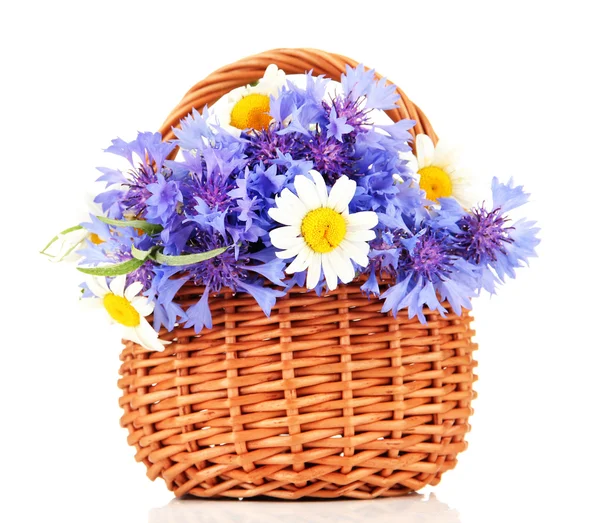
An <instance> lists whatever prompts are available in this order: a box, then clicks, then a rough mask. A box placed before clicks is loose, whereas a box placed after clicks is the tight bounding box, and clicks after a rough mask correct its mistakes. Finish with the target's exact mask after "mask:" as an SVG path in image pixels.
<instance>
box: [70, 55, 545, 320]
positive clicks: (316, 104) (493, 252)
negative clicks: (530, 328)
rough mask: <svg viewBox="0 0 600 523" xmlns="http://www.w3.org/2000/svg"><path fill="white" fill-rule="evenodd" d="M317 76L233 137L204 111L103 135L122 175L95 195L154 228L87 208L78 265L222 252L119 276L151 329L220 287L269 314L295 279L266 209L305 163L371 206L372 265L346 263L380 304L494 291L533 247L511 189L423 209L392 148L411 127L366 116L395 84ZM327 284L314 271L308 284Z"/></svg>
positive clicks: (369, 77) (466, 301)
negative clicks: (469, 204) (147, 314)
mask: <svg viewBox="0 0 600 523" xmlns="http://www.w3.org/2000/svg"><path fill="white" fill-rule="evenodd" d="M327 83H328V80H327V79H325V78H322V77H315V76H313V75H311V74H310V73H309V74H307V75H306V83H305V85H304V86H303V87H301V88H300V87H298V86H297V85H296V84H294V83H291V82H288V84H287V85H286V86H284V87H283V88H282V89H281V91H280V93H279V95H278V96H277V97H271V101H270V115H271V117H272V123H271V124H270V125H269V127H268V128H266V129H254V130H249V131H246V132H241V133H239V135H236V134H235V133H231V132H229V131H228V130H227V129H225V128H223V127H221V126H219V125H218V124H217V123H216V122H215V121H214V119H211V113H210V111H209V110H208V109H204V110H203V111H202V112H198V111H193V113H192V114H190V115H189V116H188V117H186V118H185V119H184V120H182V122H181V126H180V127H181V128H180V129H175V134H176V139H175V140H173V141H167V142H163V141H162V139H161V136H160V135H159V134H153V133H140V134H139V135H138V137H137V139H135V140H134V141H132V142H125V141H123V140H121V139H117V140H114V141H113V142H112V145H111V146H110V147H109V148H108V149H107V151H108V152H110V153H115V154H118V155H120V156H122V157H125V158H126V159H127V160H128V161H129V162H130V163H131V170H130V171H128V172H126V173H123V172H121V171H118V170H112V169H106V168H102V169H100V171H101V172H102V176H101V177H100V178H99V181H102V182H105V184H106V190H105V191H104V192H102V193H101V194H100V195H98V197H97V199H96V202H98V203H100V204H101V206H102V209H103V211H104V213H105V216H106V217H107V218H109V219H112V220H119V221H126V220H136V221H140V220H141V221H144V222H147V223H149V224H153V225H156V227H155V228H154V229H152V230H149V229H143V230H142V229H139V228H137V227H135V226H132V227H123V226H119V227H117V226H113V225H111V224H110V223H106V220H104V221H102V220H100V219H98V218H97V217H94V216H92V218H91V221H90V222H89V223H86V224H82V225H83V226H84V227H85V228H86V229H88V231H89V232H90V236H89V237H88V240H87V242H86V246H85V248H83V249H82V250H81V251H80V254H81V255H82V257H83V258H82V260H81V264H82V265H85V266H97V265H102V266H104V265H105V264H110V263H122V262H125V261H127V260H131V259H133V258H134V251H143V252H150V251H152V250H153V249H154V250H155V251H156V250H159V251H160V253H162V254H163V255H165V256H181V255H193V254H200V253H205V252H207V251H212V250H215V249H225V250H224V252H221V254H219V255H217V256H214V257H212V258H210V259H206V260H204V261H200V262H197V263H193V264H189V265H165V264H161V263H158V262H157V261H156V260H153V259H147V260H145V261H144V262H143V263H142V264H141V265H139V266H137V267H136V268H135V270H133V271H132V272H130V273H129V274H128V276H127V279H128V282H129V283H131V282H133V281H139V282H141V283H142V284H143V287H144V294H145V295H146V296H147V297H148V298H149V299H150V300H151V301H152V302H153V303H154V305H155V309H154V328H155V329H156V330H158V329H159V328H160V327H161V326H165V327H166V328H167V329H168V330H171V329H173V327H174V326H175V325H176V324H185V326H187V327H193V328H194V329H195V330H196V332H199V331H200V330H201V329H203V328H205V327H206V328H210V327H212V318H211V312H210V307H209V300H210V296H211V295H214V294H215V293H218V292H220V291H221V290H222V289H223V288H228V289H231V290H232V291H233V292H241V293H248V294H250V295H251V296H252V297H253V298H254V299H255V300H256V302H257V303H258V304H259V305H260V307H261V308H262V310H263V311H264V312H265V314H267V315H268V314H270V312H271V309H272V307H273V306H274V304H275V302H276V300H277V298H280V297H282V296H284V295H285V294H286V292H287V291H288V290H289V289H290V288H292V287H293V286H294V285H298V286H303V285H304V283H305V273H297V274H294V275H292V276H288V275H286V274H285V273H284V269H285V267H286V264H287V263H286V261H285V260H281V259H279V258H278V257H277V256H276V255H275V249H274V247H273V246H272V244H271V242H270V239H269V232H270V231H271V230H273V229H274V228H275V227H277V226H279V224H276V223H275V222H274V221H273V219H272V218H270V217H269V214H268V211H269V209H270V208H272V207H273V206H274V205H275V197H276V196H277V195H278V194H280V193H281V192H282V191H283V190H284V189H289V190H291V191H292V192H295V189H294V185H293V182H294V179H295V177H296V176H298V175H307V174H308V173H309V171H310V170H311V169H315V170H317V171H319V172H320V173H321V175H322V176H323V178H324V180H325V182H326V184H327V186H328V187H329V188H331V186H332V185H333V184H334V183H335V181H336V180H337V179H338V178H340V177H341V176H342V175H346V176H348V177H349V178H350V179H352V180H354V181H355V182H356V184H357V188H356V192H355V195H354V198H353V199H352V201H351V202H350V205H349V211H350V212H351V213H355V212H360V211H374V212H375V213H377V216H378V220H379V221H378V224H377V226H376V227H375V229H374V230H375V233H376V238H375V239H374V240H372V241H371V242H370V252H369V264H368V266H367V267H366V268H363V267H359V266H357V265H356V264H354V266H355V270H356V274H357V277H358V276H360V275H361V274H363V275H364V277H363V281H364V284H363V285H362V290H363V291H364V293H365V294H367V295H369V296H374V297H377V298H381V299H383V300H385V301H384V302H383V308H382V310H383V312H387V311H392V313H393V314H396V313H397V312H398V311H399V310H401V309H404V308H407V309H408V313H409V316H411V317H412V316H414V315H417V316H418V317H419V319H420V320H421V321H425V316H424V314H423V308H424V307H425V306H427V307H429V308H431V309H437V310H439V311H440V312H442V313H445V312H446V309H445V308H444V306H443V304H442V303H443V302H444V301H448V303H449V304H450V306H451V307H452V309H453V310H454V311H455V312H456V313H457V314H460V312H461V309H462V308H470V299H471V298H472V297H474V296H476V295H477V294H478V293H479V292H480V290H481V289H482V288H484V289H486V290H487V291H489V292H492V293H493V292H494V291H495V287H496V285H497V284H498V283H499V282H501V281H503V280H504V279H505V278H506V277H507V276H508V277H514V275H515V272H514V270H515V268H516V267H519V266H521V265H523V264H524V263H526V261H527V259H528V258H529V257H531V256H534V255H535V253H534V247H535V245H536V244H537V243H538V239H537V238H536V231H537V229H536V228H535V227H534V226H533V223H532V222H527V221H519V222H516V223H511V222H510V221H509V219H508V217H507V212H508V211H510V210H512V209H514V208H515V207H517V206H520V205H522V204H523V203H525V202H526V201H527V196H528V195H527V194H525V193H524V192H523V189H522V187H515V186H514V185H513V184H512V181H511V182H509V183H508V184H501V183H499V182H498V181H497V180H494V182H493V187H492V191H493V201H492V205H491V207H490V208H489V209H486V208H484V207H479V208H475V209H470V210H465V209H463V208H462V207H461V206H460V205H459V204H458V203H457V202H456V200H454V199H452V198H446V199H441V200H440V202H439V205H432V202H428V201H427V200H426V199H425V193H424V191H422V190H420V189H419V186H418V183H416V181H415V178H414V173H413V172H411V170H410V169H409V167H408V162H407V161H406V160H404V159H402V157H401V155H400V153H408V152H410V151H411V146H410V143H409V142H410V141H411V140H412V135H411V134H410V132H409V131H410V129H411V127H412V126H413V125H414V122H412V121H410V120H402V121H400V122H398V123H395V124H390V125H373V124H372V121H371V114H372V111H378V110H385V109H391V108H393V107H394V106H395V103H396V101H397V99H398V94H397V92H396V89H395V87H394V86H392V85H386V82H385V81H384V80H380V81H377V79H376V78H375V75H374V72H373V71H370V70H365V69H364V68H363V67H360V66H359V67H358V68H356V69H351V68H348V70H347V73H346V74H345V75H343V77H342V80H341V90H340V92H337V93H336V94H335V95H334V96H330V97H329V98H327V97H326V90H327ZM177 148H179V150H180V152H179V155H178V156H177V157H176V158H174V157H175V152H176V149H177ZM132 223H133V222H132ZM185 284H194V285H197V286H199V287H200V288H201V289H202V294H201V297H200V298H199V299H198V300H197V302H196V303H193V304H192V305H190V306H188V307H187V308H186V309H184V308H183V307H182V306H181V305H180V303H179V302H178V301H177V300H175V297H176V295H177V293H178V292H179V290H180V289H181V288H182V287H183V286H184V285H185ZM325 289H326V284H325V282H324V279H323V278H322V281H321V282H320V284H319V285H318V286H317V288H316V291H317V292H318V293H321V292H324V291H325Z"/></svg>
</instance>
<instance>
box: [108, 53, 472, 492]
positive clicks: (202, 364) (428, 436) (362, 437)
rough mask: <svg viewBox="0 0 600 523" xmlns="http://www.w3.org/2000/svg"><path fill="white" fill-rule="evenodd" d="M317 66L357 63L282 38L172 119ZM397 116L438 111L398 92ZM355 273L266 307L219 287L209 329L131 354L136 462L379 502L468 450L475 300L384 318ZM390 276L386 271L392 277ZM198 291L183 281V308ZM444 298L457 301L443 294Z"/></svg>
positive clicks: (135, 348)
mask: <svg viewBox="0 0 600 523" xmlns="http://www.w3.org/2000/svg"><path fill="white" fill-rule="evenodd" d="M271 63H276V64H277V65H278V66H279V67H280V68H282V69H284V70H285V71H286V72H287V73H290V74H292V73H302V72H304V71H307V70H311V69H312V70H313V71H314V73H316V74H325V75H326V76H330V77H332V78H334V79H336V80H339V78H340V75H341V73H343V72H344V71H345V65H346V64H350V65H355V64H356V62H355V61H353V60H351V59H348V58H345V57H342V56H339V55H335V54H330V53H326V52H323V51H318V50H314V49H277V50H273V51H268V52H265V53H261V54H259V55H256V56H253V57H249V58H246V59H243V60H240V61H239V62H236V63H234V64H231V65H228V66H225V67H222V68H221V69H219V70H218V71H215V72H214V73H212V74H211V75H209V76H208V77H207V78H206V79H204V80H203V81H201V82H199V83H198V84H196V85H195V86H194V87H193V88H192V89H191V90H190V91H189V92H188V93H187V94H186V96H185V97H184V99H183V100H182V101H181V102H180V104H179V105H178V106H177V107H176V108H175V110H174V111H173V112H172V113H171V115H170V116H169V118H167V120H166V121H165V123H164V124H163V126H162V128H161V132H162V134H163V136H164V137H165V139H167V138H170V137H172V136H173V134H172V127H173V126H175V125H177V124H178V122H179V119H180V118H182V117H184V116H185V115H187V114H188V113H189V112H190V111H191V109H192V108H202V107H203V106H204V105H205V104H209V105H210V104H212V103H213V102H214V101H215V100H216V99H217V98H218V97H220V96H222V95H223V94H225V93H226V92H228V91H229V90H231V89H233V88H235V87H238V86H240V85H245V84H246V83H249V82H251V81H254V80H256V79H257V78H259V77H261V76H262V75H263V72H264V69H265V68H266V67H267V66H268V65H269V64H271ZM399 92H400V93H401V96H402V100H401V102H400V103H399V106H398V108H397V109H394V110H392V111H389V112H388V114H389V115H390V117H391V118H392V119H393V120H394V121H397V120H398V119H400V118H406V117H410V118H413V119H415V120H416V121H417V126H416V132H426V133H427V134H429V135H430V136H431V137H432V138H433V139H434V140H435V134H434V133H433V130H432V129H431V126H430V124H429V122H428V120H427V118H426V117H425V116H424V115H423V113H422V112H421V111H420V110H419V109H418V107H416V106H415V105H414V104H412V103H411V102H410V100H409V99H408V98H407V97H406V96H405V95H404V93H402V92H401V91H399ZM361 283H362V282H360V281H355V282H352V283H350V284H348V285H342V286H340V287H339V288H338V289H336V290H335V291H331V292H328V293H326V294H324V295H322V296H320V297H319V296H316V295H315V293H313V292H306V290H304V289H298V288H294V289H291V290H290V291H289V292H288V294H287V295H286V296H285V297H283V298H280V299H278V301H277V303H276V304H275V306H274V307H273V310H272V313H271V315H270V316H269V317H266V316H265V315H264V313H263V311H262V310H261V309H260V307H259V306H258V305H257V304H256V302H255V301H254V299H253V298H252V297H251V296H249V295H248V294H244V293H240V294H235V293H233V292H231V291H230V290H226V289H224V290H222V291H221V292H220V293H218V294H215V295H213V296H211V299H210V302H209V303H210V308H211V311H212V317H213V327H212V328H211V329H204V330H203V331H201V332H200V333H199V334H196V333H195V332H194V331H193V329H189V328H188V329H186V328H185V327H183V326H176V327H175V329H174V330H173V331H172V332H161V337H162V338H163V339H165V340H169V341H171V342H172V343H171V344H170V345H168V346H166V347H165V350H164V351H163V352H149V351H146V350H144V349H143V348H142V347H140V346H139V345H136V344H135V343H132V342H127V343H126V346H125V348H124V350H123V352H122V354H121V360H122V365H121V368H120V374H121V379H120V380H119V387H120V388H121V389H122V391H123V395H122V398H121V400H120V405H121V407H122V408H123V411H124V414H123V416H122V418H121V424H122V426H123V427H126V428H127V429H128V431H129V437H128V443H129V444H130V445H132V446H134V447H135V448H136V450H137V453H136V460H138V461H142V462H143V463H144V464H145V465H146V467H147V475H148V477H150V478H151V479H156V478H158V477H161V478H163V479H164V480H165V483H166V485H167V487H168V488H169V489H170V490H172V491H174V493H175V494H176V495H177V496H181V495H184V494H191V495H194V496H198V497H225V498H242V497H243V498H245V497H255V496H269V497H273V498H278V499H290V500H293V499H300V498H305V497H313V498H323V499H333V498H339V497H347V498H354V499H372V498H375V497H387V496H399V495H403V494H406V493H408V492H412V491H414V490H418V489H420V488H423V487H424V486H426V485H428V484H431V485H435V484H437V483H438V482H439V480H440V477H441V475H442V474H443V473H444V472H445V471H447V470H450V469H452V468H453V467H454V466H455V464H456V456H457V454H458V453H460V452H461V451H463V450H464V449H465V448H466V442H465V440H464V437H465V434H466V433H467V432H468V430H469V428H470V427H469V424H468V419H469V416H470V414H471V400H472V398H473V397H474V392H473V390H472V384H473V382H474V380H475V379H476V378H475V376H474V374H473V369H474V367H475V365H476V364H475V362H474V360H473V358H472V353H473V351H474V350H475V349H476V348H477V346H476V345H475V344H474V343H473V342H472V336H473V334H474V333H473V331H472V330H471V328H470V322H471V318H470V317H469V315H468V314H467V312H466V311H463V314H462V315H460V316H457V315H456V314H454V313H452V312H449V313H448V314H447V315H446V317H442V316H441V315H440V314H439V313H438V312H437V311H429V310H426V311H425V315H426V317H427V320H428V322H427V324H421V323H420V322H419V321H418V320H417V319H416V318H412V319H409V318H408V315H407V313H406V311H400V312H399V313H398V315H397V317H396V318H394V317H393V316H391V315H390V314H382V313H381V312H380V310H381V302H380V301H378V300H373V299H371V300H370V299H368V298H367V297H365V296H364V295H363V294H362V292H361V290H360V286H361ZM385 283H386V282H381V284H382V285H385ZM202 292H203V289H201V288H198V287H195V286H193V285H191V284H187V285H185V286H184V287H183V288H182V289H181V290H180V291H179V293H178V295H177V297H176V300H177V301H178V303H179V304H180V305H181V306H182V307H184V308H186V307H189V306H190V305H191V304H193V303H195V302H196V301H197V300H198V299H199V298H200V297H201V295H202ZM445 306H446V308H447V309H448V310H450V307H449V305H448V304H445Z"/></svg>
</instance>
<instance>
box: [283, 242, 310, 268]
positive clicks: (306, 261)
mask: <svg viewBox="0 0 600 523" xmlns="http://www.w3.org/2000/svg"><path fill="white" fill-rule="evenodd" d="M314 256H315V253H314V252H313V251H312V250H311V249H310V248H309V247H308V246H305V247H304V248H303V249H302V250H301V251H300V252H299V253H298V256H296V258H295V259H294V261H293V262H292V263H290V264H289V265H288V267H287V269H286V270H285V272H286V273H287V274H294V273H295V272H302V271H305V270H306V269H307V267H308V266H309V265H310V263H311V262H312V259H313V257H314Z"/></svg>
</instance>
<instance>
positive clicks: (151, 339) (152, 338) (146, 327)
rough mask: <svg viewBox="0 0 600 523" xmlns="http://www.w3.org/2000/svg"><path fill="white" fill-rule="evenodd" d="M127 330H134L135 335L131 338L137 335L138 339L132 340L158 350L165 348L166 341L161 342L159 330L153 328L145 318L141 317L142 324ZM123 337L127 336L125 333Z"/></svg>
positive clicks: (147, 347)
mask: <svg viewBox="0 0 600 523" xmlns="http://www.w3.org/2000/svg"><path fill="white" fill-rule="evenodd" d="M126 330H127V331H130V333H131V331H133V336H132V337H131V338H133V337H134V336H135V337H136V338H137V339H132V341H135V342H137V343H139V344H140V345H141V346H142V347H144V348H146V349H148V350H156V351H160V350H163V349H164V342H161V340H160V339H159V338H158V332H156V331H155V330H154V329H153V328H152V326H151V325H150V324H149V323H148V322H147V321H146V319H145V318H140V324H139V325H138V326H137V327H134V328H132V329H126ZM123 337H125V335H124V336H123ZM131 338H128V339H131Z"/></svg>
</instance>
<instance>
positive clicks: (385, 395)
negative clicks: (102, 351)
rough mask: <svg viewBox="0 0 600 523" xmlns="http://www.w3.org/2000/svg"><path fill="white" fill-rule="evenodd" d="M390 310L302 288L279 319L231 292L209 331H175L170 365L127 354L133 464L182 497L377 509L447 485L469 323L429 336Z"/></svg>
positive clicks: (214, 306)
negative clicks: (337, 502)
mask: <svg viewBox="0 0 600 523" xmlns="http://www.w3.org/2000/svg"><path fill="white" fill-rule="evenodd" d="M197 293H198V289H195V288H193V287H186V288H184V289H183V292H181V293H180V297H179V299H180V300H181V302H182V303H183V304H185V303H186V302H189V303H192V302H193V301H195V300H197V299H199V295H198V294H197ZM380 309H381V303H380V302H378V301H369V300H368V299H367V298H365V297H364V295H363V294H362V293H361V291H360V284H359V283H353V284H350V285H343V286H341V287H340V288H339V289H338V290H336V291H335V292H332V293H330V294H327V295H325V296H321V297H318V296H316V295H315V294H314V293H307V292H306V291H304V290H301V289H295V290H292V291H291V292H290V293H289V294H288V295H286V296H285V297H284V298H281V299H279V300H278V302H277V304H276V305H275V309H274V310H273V313H272V314H271V316H270V317H269V318H266V317H265V315H264V313H263V312H262V310H260V308H259V307H258V305H257V304H256V302H254V300H253V299H252V298H251V297H250V296H247V295H244V294H237V295H232V294H223V295H219V296H216V297H213V298H212V299H211V310H212V314H213V318H214V326H213V328H212V329H210V330H207V331H203V332H202V333H201V334H200V335H195V334H194V332H193V330H191V329H176V330H175V331H174V332H172V333H170V335H171V337H172V339H173V340H174V343H172V344H171V345H169V346H168V347H167V348H166V350H165V352H162V353H156V352H148V351H144V350H143V349H141V348H140V347H139V346H137V345H135V344H134V343H131V342H129V344H128V345H127V346H126V347H125V349H124V351H123V353H122V356H121V359H122V361H123V363H122V365H121V370H120V373H121V376H122V378H121V380H120V381H119V386H120V387H121V389H122V390H123V396H122V399H121V406H122V407H123V409H124V411H125V414H124V416H123V418H122V420H121V423H122V425H123V426H124V427H127V428H128V430H129V439H128V441H129V444H130V445H134V446H135V448H136V449H137V454H136V459H137V460H138V461H143V462H144V463H145V464H146V466H147V467H148V475H149V477H150V478H152V479H155V478H157V477H162V478H163V479H164V480H165V481H166V484H167V486H168V488H169V489H171V490H173V491H174V492H175V494H176V495H177V496H181V495H183V494H192V495H194V496H199V497H216V496H225V497H233V498H241V497H252V496H259V495H267V496H272V497H276V498H284V499H298V498H300V497H306V496H310V497H319V498H337V497H352V498H361V499H365V498H366V499H368V498H373V497H378V496H396V495H402V494H405V493H407V492H410V491H413V490H418V489H420V488H422V487H424V486H425V485H428V484H431V485H435V484H437V483H438V481H439V479H440V476H441V474H442V473H443V472H445V471H446V470H448V469H451V468H453V467H454V465H455V463H456V455H457V454H458V453H459V452H460V451H462V450H464V449H465V448H466V442H465V441H464V436H465V433H466V432H467V431H468V430H469V425H468V417H469V415H470V414H471V406H470V404H471V399H472V397H473V391H472V383H473V380H474V376H473V367H474V365H475V364H474V362H473V359H472V352H473V350H474V349H475V348H476V346H475V345H474V344H473V343H472V342H471V336H472V334H473V332H472V331H471V330H470V328H469V323H470V317H469V316H468V315H467V314H466V311H465V312H464V313H463V315H462V316H454V315H451V314H450V315H448V316H447V317H446V318H441V317H440V315H439V313H437V312H429V313H428V314H427V319H428V324H427V325H422V324H421V323H419V322H418V320H416V318H414V319H412V320H408V318H407V316H406V313H401V314H398V317H397V318H395V319H394V318H393V317H391V316H389V315H384V314H382V313H381V312H379V311H380ZM165 338H166V336H165Z"/></svg>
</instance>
